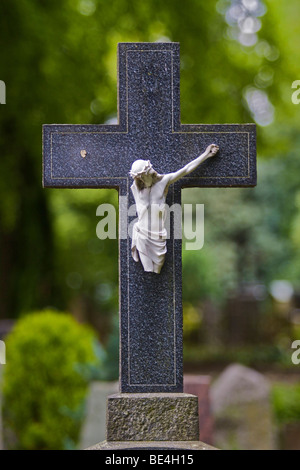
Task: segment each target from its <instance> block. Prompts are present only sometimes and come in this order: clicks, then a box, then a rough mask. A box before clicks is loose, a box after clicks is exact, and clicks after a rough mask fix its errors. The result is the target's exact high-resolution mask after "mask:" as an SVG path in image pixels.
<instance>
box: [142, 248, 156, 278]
mask: <svg viewBox="0 0 300 470" xmlns="http://www.w3.org/2000/svg"><path fill="white" fill-rule="evenodd" d="M139 257H140V260H141V263H142V265H143V267H144V271H147V272H149V273H153V272H154V266H153V262H152V261H151V259H150V258H148V256H146V255H144V253H140V252H139Z"/></svg>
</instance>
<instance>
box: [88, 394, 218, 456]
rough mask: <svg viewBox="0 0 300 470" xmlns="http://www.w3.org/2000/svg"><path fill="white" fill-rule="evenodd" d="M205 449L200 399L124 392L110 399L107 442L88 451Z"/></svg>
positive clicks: (111, 396)
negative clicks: (200, 432)
mask: <svg viewBox="0 0 300 470" xmlns="http://www.w3.org/2000/svg"><path fill="white" fill-rule="evenodd" d="M125 449H149V450H150V449H152V450H153V449H170V450H172V449H173V450H176V449H177V450H180V449H182V450H184V449H190V450H204V449H213V448H212V447H210V446H208V445H206V444H203V443H202V442H199V418H198V398H197V397H196V396H194V395H190V394H187V393H121V394H116V395H110V396H109V397H108V400H107V440H106V441H104V442H101V443H99V444H97V445H96V446H93V447H90V448H89V449H88V450H125Z"/></svg>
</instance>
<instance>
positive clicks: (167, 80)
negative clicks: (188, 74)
mask: <svg viewBox="0 0 300 470" xmlns="http://www.w3.org/2000/svg"><path fill="white" fill-rule="evenodd" d="M179 70H180V58H179V43H120V44H119V45H118V124H115V125H105V124H104V125H102V124H101V125H98V124H97V125H67V124H65V125H56V124H52V125H44V126H43V145H44V161H43V184H44V187H55V188H116V189H117V190H118V192H119V195H120V196H123V198H122V200H124V198H125V200H126V201H127V202H126V204H125V206H126V207H124V204H123V205H122V206H123V207H120V217H122V220H123V218H124V211H125V212H126V213H127V214H128V208H129V207H130V206H131V205H132V204H134V203H135V202H136V197H134V196H135V195H134V191H132V190H131V189H130V188H131V185H132V177H136V176H137V174H138V173H139V171H138V168H137V167H136V172H134V167H133V164H134V162H137V161H139V160H144V161H146V162H148V161H149V162H151V165H153V168H155V170H156V171H157V172H158V174H160V175H166V174H172V173H174V172H176V170H179V169H180V168H184V167H185V166H186V165H187V164H188V163H189V162H191V161H193V160H194V159H196V158H197V157H198V156H199V155H200V154H201V153H202V152H204V151H205V149H207V148H208V147H209V146H210V145H211V144H214V145H215V147H216V149H215V150H216V151H215V153H214V156H213V158H208V159H207V160H206V161H205V162H203V163H202V164H201V165H199V166H198V167H197V168H196V169H195V170H194V171H193V172H192V173H189V174H186V175H185V176H183V177H182V178H181V179H179V180H178V181H177V180H176V181H175V182H174V184H172V185H171V186H170V187H169V190H168V194H167V195H166V203H167V204H168V205H169V206H173V205H174V204H181V189H182V188H187V187H222V188H224V187H250V186H255V184H256V128H255V125H254V124H240V125H239V124H226V125H225V124H214V125H211V124H200V125H196V124H181V121H180V90H179V86H180V76H179ZM199 99H201V97H200V98H199ZM130 170H131V175H130ZM126 217H128V218H127V219H125V220H127V222H128V223H129V221H130V217H129V216H126ZM174 230H178V227H175V226H174V220H173V219H172V218H171V224H170V236H169V237H168V239H166V250H165V251H166V253H165V257H164V260H163V261H164V262H163V266H162V269H161V271H160V273H159V274H158V273H156V272H149V270H146V269H144V268H145V266H144V265H143V263H141V262H135V260H134V259H133V258H132V242H131V241H130V239H129V237H127V238H126V239H124V238H121V237H120V238H119V305H120V310H119V314H120V392H121V394H122V393H123V394H124V393H125V394H128V393H129V394H130V393H132V394H145V393H146V394H148V393H150V394H151V393H152V394H161V393H165V394H170V393H181V392H182V390H183V359H182V301H181V297H182V291H181V284H182V279H181V239H180V238H179V237H175V236H174ZM136 254H137V255H138V253H136ZM100 262H101V260H99V263H100ZM150 271H151V270H150Z"/></svg>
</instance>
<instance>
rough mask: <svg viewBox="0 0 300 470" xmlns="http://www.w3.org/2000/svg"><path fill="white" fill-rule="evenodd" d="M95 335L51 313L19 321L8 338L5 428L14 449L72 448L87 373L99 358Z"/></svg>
mask: <svg viewBox="0 0 300 470" xmlns="http://www.w3.org/2000/svg"><path fill="white" fill-rule="evenodd" d="M96 341H97V340H96V335H95V334H94V333H93V331H92V330H91V329H90V328H89V327H87V326H83V325H79V324H78V323H77V322H76V321H75V320H74V318H73V317H72V316H71V315H68V314H64V313H58V312H56V311H53V310H45V311H42V312H36V313H32V314H29V315H26V316H25V317H23V318H21V319H20V320H18V322H17V324H16V325H15V327H14V329H13V330H12V332H11V333H10V335H9V336H8V337H7V340H6V351H7V361H6V362H7V364H6V366H5V369H4V383H3V402H4V428H5V429H9V430H10V434H11V435H10V436H8V437H7V436H6V440H7V442H8V446H9V447H12V439H11V438H12V435H13V438H14V439H13V441H14V444H13V447H15V448H18V449H30V450H37V449H57V450H60V449H68V448H75V445H76V443H77V441H78V438H79V433H80V427H81V423H82V420H83V417H84V400H85V396H86V392H87V386H88V383H89V379H90V370H91V369H92V368H93V367H95V365H96V364H97V362H98V366H100V364H99V360H98V359H97V358H96V354H95V347H94V346H95V344H96Z"/></svg>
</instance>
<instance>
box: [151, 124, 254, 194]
mask: <svg viewBox="0 0 300 470" xmlns="http://www.w3.org/2000/svg"><path fill="white" fill-rule="evenodd" d="M210 144H216V145H217V146H218V147H219V151H218V153H217V154H216V155H215V156H214V157H213V158H209V159H207V161H204V160H205V156H204V158H203V161H202V164H201V165H199V166H198V167H197V168H196V169H194V167H193V165H192V171H193V172H192V173H190V174H187V173H188V172H187V171H186V170H187V169H189V163H190V162H191V160H192V161H193V160H194V161H195V162H197V158H196V159H195V157H197V155H199V153H200V152H203V151H204V150H205V149H206V148H207V147H208V146H209V145H210ZM170 149H171V152H170V155H171V156H170V158H168V160H167V161H168V163H169V162H170V170H171V169H172V170H173V169H174V168H176V167H177V168H178V167H179V168H180V167H181V169H182V170H179V172H178V173H176V172H175V173H173V174H174V177H175V178H176V175H178V176H179V177H182V176H183V177H182V179H181V181H180V185H181V187H251V186H255V185H256V126H255V124H240V125H239V124H202V125H192V124H191V125H181V126H180V127H178V128H177V129H176V130H175V131H173V132H172V145H170ZM204 153H205V152H204ZM198 158H199V159H200V163H201V158H200V157H198ZM158 171H159V172H160V169H159V168H158ZM168 172H170V173H171V171H168V168H167V171H166V173H168ZM177 179H178V178H177Z"/></svg>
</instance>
